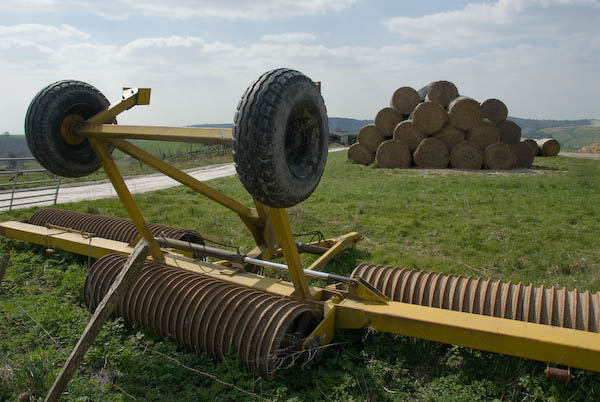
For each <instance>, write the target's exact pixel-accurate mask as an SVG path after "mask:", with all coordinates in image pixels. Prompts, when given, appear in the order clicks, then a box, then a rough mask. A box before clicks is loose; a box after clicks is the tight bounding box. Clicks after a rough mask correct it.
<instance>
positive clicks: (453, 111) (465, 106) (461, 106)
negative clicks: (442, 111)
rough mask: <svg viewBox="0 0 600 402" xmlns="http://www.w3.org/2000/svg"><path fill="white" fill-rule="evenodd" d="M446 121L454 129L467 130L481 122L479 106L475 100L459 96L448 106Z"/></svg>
mask: <svg viewBox="0 0 600 402" xmlns="http://www.w3.org/2000/svg"><path fill="white" fill-rule="evenodd" d="M448 121H449V122H450V124H452V125H453V126H454V127H456V128H460V129H461V130H468V129H470V128H473V127H475V126H476V125H478V124H479V123H480V122H481V106H480V105H479V102H477V101H476V100H475V99H471V98H467V97H466V96H460V97H458V98H456V99H454V100H453V101H452V102H451V103H450V106H448Z"/></svg>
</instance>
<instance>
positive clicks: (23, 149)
mask: <svg viewBox="0 0 600 402" xmlns="http://www.w3.org/2000/svg"><path fill="white" fill-rule="evenodd" d="M28 156H31V152H30V151H29V147H28V146H27V141H25V136H24V135H14V134H12V135H10V134H2V135H0V158H21V157H28Z"/></svg>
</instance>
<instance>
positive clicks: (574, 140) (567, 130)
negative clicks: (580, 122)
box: [539, 126, 600, 151]
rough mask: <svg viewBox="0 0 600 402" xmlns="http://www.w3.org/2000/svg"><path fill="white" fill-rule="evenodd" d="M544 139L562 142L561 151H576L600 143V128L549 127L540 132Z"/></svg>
mask: <svg viewBox="0 0 600 402" xmlns="http://www.w3.org/2000/svg"><path fill="white" fill-rule="evenodd" d="M539 133H540V134H542V136H543V137H552V138H554V139H555V140H557V141H558V142H560V147H561V149H564V150H569V151H575V150H578V149H580V148H583V147H585V146H587V145H590V144H594V143H597V142H600V127H599V126H575V127H548V128H543V129H541V130H540V131H539Z"/></svg>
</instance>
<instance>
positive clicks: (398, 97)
mask: <svg viewBox="0 0 600 402" xmlns="http://www.w3.org/2000/svg"><path fill="white" fill-rule="evenodd" d="M419 103H421V97H420V96H419V93H418V92H417V91H416V90H415V89H414V88H411V87H401V88H398V89H396V90H395V91H394V94H393V95H392V99H391V100H390V106H391V107H392V108H394V109H396V110H397V111H398V112H399V113H402V114H411V113H412V111H413V109H414V108H415V107H416V106H417V105H418V104H419Z"/></svg>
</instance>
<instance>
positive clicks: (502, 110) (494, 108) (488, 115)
mask: <svg viewBox="0 0 600 402" xmlns="http://www.w3.org/2000/svg"><path fill="white" fill-rule="evenodd" d="M481 117H483V118H484V119H488V120H489V121H491V122H492V123H494V124H500V123H502V122H503V121H504V120H506V118H507V117H508V108H507V107H506V105H505V104H504V102H502V101H501V100H499V99H488V100H486V101H485V102H483V103H482V104H481Z"/></svg>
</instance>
